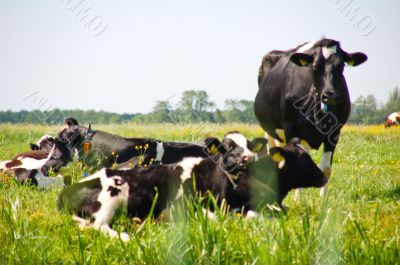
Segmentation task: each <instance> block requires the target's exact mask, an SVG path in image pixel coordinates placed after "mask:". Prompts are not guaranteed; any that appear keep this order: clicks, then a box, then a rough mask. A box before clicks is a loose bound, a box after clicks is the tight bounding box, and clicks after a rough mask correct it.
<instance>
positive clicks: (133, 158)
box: [56, 118, 264, 169]
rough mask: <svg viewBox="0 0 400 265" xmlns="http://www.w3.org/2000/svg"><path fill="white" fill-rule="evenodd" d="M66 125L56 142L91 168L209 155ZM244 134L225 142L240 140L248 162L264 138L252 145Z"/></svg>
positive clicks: (72, 122) (192, 147)
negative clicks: (86, 148)
mask: <svg viewBox="0 0 400 265" xmlns="http://www.w3.org/2000/svg"><path fill="white" fill-rule="evenodd" d="M65 125H66V126H65V128H63V129H62V130H61V131H60V132H59V133H58V136H57V138H56V139H59V140H60V141H61V142H64V143H67V145H68V146H69V147H70V148H71V149H74V150H77V152H78V156H79V157H80V158H81V159H84V162H88V163H87V164H89V165H90V164H91V162H94V163H96V165H97V163H98V161H99V159H100V161H101V162H100V165H99V166H100V167H111V166H113V165H114V164H117V165H118V166H117V168H120V169H128V168H133V167H135V166H137V164H138V163H141V166H149V165H150V164H152V163H153V164H158V163H161V164H172V163H177V162H179V161H181V160H182V159H184V158H188V157H202V158H205V157H208V156H209V152H208V150H207V148H206V147H205V146H204V145H200V144H194V143H183V142H164V141H160V140H156V139H152V138H125V137H121V136H118V135H114V134H110V133H107V132H103V131H100V130H96V131H94V130H91V128H86V127H83V126H79V124H78V122H77V121H76V119H74V118H69V119H66V121H65ZM88 134H91V136H90V138H91V139H90V149H89V151H88V152H87V153H86V154H85V150H84V149H85V148H84V146H85V141H86V139H87V135H88ZM240 135H241V134H240V133H238V132H231V133H229V134H227V135H226V137H225V138H226V139H228V138H230V137H233V138H232V139H231V140H229V141H228V140H226V141H224V143H225V142H226V144H229V143H228V142H234V141H237V142H238V143H237V144H236V145H237V146H238V148H236V149H235V150H237V152H241V155H242V156H243V157H244V158H245V159H253V158H254V157H255V156H256V154H254V153H252V152H251V151H249V148H253V147H254V146H256V145H258V144H262V143H263V141H264V139H262V138H256V139H254V140H253V141H251V142H250V141H247V139H246V138H244V136H241V137H240ZM138 157H141V159H138ZM92 165H93V163H92Z"/></svg>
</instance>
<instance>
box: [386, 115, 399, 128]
mask: <svg viewBox="0 0 400 265" xmlns="http://www.w3.org/2000/svg"><path fill="white" fill-rule="evenodd" d="M397 125H400V112H393V113H392V114H390V115H389V116H388V117H387V119H386V122H385V124H384V126H385V128H387V127H392V126H397Z"/></svg>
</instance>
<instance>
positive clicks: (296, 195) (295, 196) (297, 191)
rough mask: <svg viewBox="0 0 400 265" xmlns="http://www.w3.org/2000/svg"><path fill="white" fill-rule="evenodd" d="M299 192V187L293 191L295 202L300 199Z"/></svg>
mask: <svg viewBox="0 0 400 265" xmlns="http://www.w3.org/2000/svg"><path fill="white" fill-rule="evenodd" d="M300 192H301V188H299V189H296V190H295V191H294V198H293V199H294V201H295V202H299V201H300Z"/></svg>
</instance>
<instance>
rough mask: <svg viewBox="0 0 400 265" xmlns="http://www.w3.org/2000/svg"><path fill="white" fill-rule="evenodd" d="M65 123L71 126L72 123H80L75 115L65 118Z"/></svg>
mask: <svg viewBox="0 0 400 265" xmlns="http://www.w3.org/2000/svg"><path fill="white" fill-rule="evenodd" d="M64 124H65V125H67V126H68V127H71V126H72V125H76V126H78V125H79V123H78V121H77V120H76V119H75V118H73V117H69V118H67V119H65V121H64Z"/></svg>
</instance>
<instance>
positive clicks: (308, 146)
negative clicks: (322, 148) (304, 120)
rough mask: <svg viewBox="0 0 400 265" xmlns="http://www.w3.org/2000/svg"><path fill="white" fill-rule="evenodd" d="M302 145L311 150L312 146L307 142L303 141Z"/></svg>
mask: <svg viewBox="0 0 400 265" xmlns="http://www.w3.org/2000/svg"><path fill="white" fill-rule="evenodd" d="M300 144H301V145H302V146H303V147H304V148H305V149H306V150H307V151H309V150H310V149H311V146H310V145H309V144H308V142H307V141H306V140H303V139H302V140H301V141H300Z"/></svg>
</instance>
